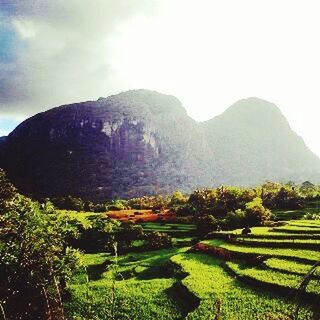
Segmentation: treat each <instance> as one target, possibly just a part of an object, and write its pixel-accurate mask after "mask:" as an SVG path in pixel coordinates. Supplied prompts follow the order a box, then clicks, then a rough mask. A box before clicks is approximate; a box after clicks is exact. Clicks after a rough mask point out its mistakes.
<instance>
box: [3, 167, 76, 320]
mask: <svg viewBox="0 0 320 320" xmlns="http://www.w3.org/2000/svg"><path fill="white" fill-rule="evenodd" d="M0 189H6V190H8V191H10V192H2V193H1V203H2V211H1V214H0V303H1V305H2V308H3V309H4V314H5V316H6V317H7V318H8V319H46V318H48V317H49V314H51V316H52V318H56V319H58V318H59V319H62V318H63V305H62V295H63V294H64V289H65V286H66V281H67V280H68V279H69V278H70V276H71V275H72V272H73V270H74V269H75V268H76V266H77V264H78V260H79V253H78V252H77V251H75V250H73V249H71V248H68V247H67V246H66V242H65V238H66V237H67V235H70V232H73V231H72V228H71V229H70V227H69V225H68V223H67V222H66V221H64V220H61V219H59V216H57V215H54V214H52V206H50V205H49V204H45V205H39V204H38V203H35V202H32V201H31V200H30V199H28V198H25V197H23V196H20V195H19V194H17V193H16V192H15V190H14V188H13V186H12V185H10V183H9V182H8V180H7V179H6V178H5V175H4V174H3V172H1V180H0Z"/></svg>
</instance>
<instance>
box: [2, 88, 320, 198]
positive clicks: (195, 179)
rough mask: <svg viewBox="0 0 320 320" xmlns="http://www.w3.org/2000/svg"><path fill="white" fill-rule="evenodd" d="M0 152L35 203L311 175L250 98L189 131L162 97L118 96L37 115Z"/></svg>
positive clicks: (272, 111)
mask: <svg viewBox="0 0 320 320" xmlns="http://www.w3.org/2000/svg"><path fill="white" fill-rule="evenodd" d="M0 143H1V144H0V158H1V161H0V162H1V163H0V165H1V166H3V167H4V168H5V170H6V171H7V173H8V175H9V177H10V178H11V179H12V180H13V182H14V183H15V184H16V185H17V186H18V188H19V189H20V191H21V192H23V193H27V194H32V195H36V196H38V197H44V196H60V195H67V194H70V195H74V196H81V197H83V198H87V199H93V200H104V199H106V198H110V197H134V196H141V195H145V194H152V193H162V192H171V191H174V190H176V189H180V190H185V191H190V190H191V189H193V188H196V187H199V186H212V185H216V184H220V183H232V184H255V183H260V182H263V181H264V180H266V179H277V180H278V179H287V180H289V179H310V175H311V176H314V174H315V173H316V174H318V173H319V172H320V160H319V159H318V158H317V157H316V156H315V155H313V154H312V153H311V152H310V151H309V150H308V149H307V147H306V146H305V145H304V143H303V141H302V139H301V138H299V137H298V136H297V135H296V134H295V133H294V132H293V131H292V130H291V129H290V127H289V125H288V123H287V121H286V119H285V118H284V117H283V116H282V115H281V113H280V111H279V109H278V108H277V107H275V106H274V105H272V104H270V103H268V102H265V101H263V100H259V99H247V100H242V101H239V102H238V103H236V104H235V105H233V106H232V107H230V108H229V109H228V110H227V111H226V112H225V113H224V114H222V115H221V116H219V117H216V118H214V119H212V120H210V121H207V122H204V123H197V122H195V121H194V120H192V119H191V118H190V117H188V115H187V114H186V111H185V109H184V108H183V107H182V105H181V103H180V102H179V101H178V100H177V99H176V98H174V97H172V96H167V95H162V94H160V93H157V92H152V91H147V90H135V91H128V92H124V93H121V94H119V95H115V96H110V97H108V98H100V99H99V100H98V101H90V102H83V103H77V104H71V105H65V106H61V107H58V108H54V109H51V110H49V111H47V112H44V113H40V114H38V115H36V116H34V117H32V118H30V119H28V120H26V121H25V122H23V123H22V124H21V125H19V126H18V127H17V128H16V129H15V130H14V131H13V132H12V133H11V134H10V135H9V136H8V137H7V138H6V139H4V140H2V141H1V142H0Z"/></svg>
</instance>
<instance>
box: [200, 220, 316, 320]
mask: <svg viewBox="0 0 320 320" xmlns="http://www.w3.org/2000/svg"><path fill="white" fill-rule="evenodd" d="M318 233H320V221H307V220H293V221H289V222H288V224H286V225H285V226H281V227H275V228H266V227H262V228H252V234H250V235H247V236H245V235H241V231H240V230H235V231H234V232H228V233H225V235H230V234H233V235H235V238H232V239H231V240H230V241H228V240H221V239H210V240H205V241H203V242H202V243H203V244H204V245H206V246H209V248H210V246H211V247H215V248H222V249H223V250H226V252H228V253H229V254H231V256H232V257H233V258H232V259H231V261H226V262H225V268H226V270H228V271H229V272H230V273H231V274H233V275H234V276H236V277H237V279H239V280H240V281H242V282H243V283H246V284H248V285H250V286H251V287H253V288H258V289H259V290H266V291H269V292H270V291H271V292H272V291H274V292H279V293H282V294H285V295H286V296H291V297H292V298H293V297H294V298H296V297H300V300H304V301H305V302H307V303H309V304H310V305H312V304H315V303H318V302H319V301H320V267H319V266H318V267H317V268H315V269H314V272H313V274H312V276H311V277H310V280H309V281H308V283H307V286H306V289H303V290H302V289H299V288H300V285H301V284H302V283H303V281H304V278H305V276H306V274H307V273H308V272H309V271H310V270H311V269H312V267H313V266H314V265H315V264H316V263H319V262H320V247H319V238H318V237H315V235H316V236H317V234H318ZM213 236H214V234H213V235H211V237H213ZM226 239H227V238H226ZM284 247H285V248H284ZM312 247H313V248H312ZM311 248H312V249H311ZM255 257H259V259H257V258H255ZM317 316H318V315H317ZM316 319H318V318H316Z"/></svg>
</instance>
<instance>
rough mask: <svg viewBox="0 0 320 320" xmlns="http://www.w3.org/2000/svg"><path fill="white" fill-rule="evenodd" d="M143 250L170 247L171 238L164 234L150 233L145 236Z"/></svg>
mask: <svg viewBox="0 0 320 320" xmlns="http://www.w3.org/2000/svg"><path fill="white" fill-rule="evenodd" d="M145 240H146V243H145V249H147V250H159V249H165V248H171V247H172V238H171V237H170V236H169V235H168V234H166V233H160V232H150V233H148V234H146V236H145Z"/></svg>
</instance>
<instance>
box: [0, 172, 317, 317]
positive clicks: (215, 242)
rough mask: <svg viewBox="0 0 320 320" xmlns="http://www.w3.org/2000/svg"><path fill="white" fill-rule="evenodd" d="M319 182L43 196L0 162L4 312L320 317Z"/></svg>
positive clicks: (0, 300)
mask: <svg viewBox="0 0 320 320" xmlns="http://www.w3.org/2000/svg"><path fill="white" fill-rule="evenodd" d="M319 190H320V189H319V187H317V186H314V185H312V184H310V183H307V182H306V183H304V184H303V185H301V186H294V185H292V184H286V185H283V184H275V183H266V184H264V185H263V186H260V187H257V188H254V189H252V188H251V189H249V188H235V187H223V186H222V187H220V188H216V189H203V190H196V191H194V192H193V193H192V194H191V195H189V196H187V195H184V194H182V193H180V192H176V193H174V194H173V195H172V196H154V197H143V198H139V199H131V200H114V201H109V202H106V203H104V204H92V203H90V202H84V201H82V200H81V199H77V198H73V197H65V198H61V199H52V200H53V202H51V201H49V199H40V200H41V201H40V202H36V201H32V200H31V199H28V198H26V197H24V196H22V195H20V194H18V192H17V191H16V190H15V188H14V186H12V184H11V183H10V182H9V181H8V180H7V178H6V177H5V174H4V172H3V171H1V170H0V212H1V215H0V231H1V232H0V271H1V272H0V319H2V318H3V319H51V320H52V319H70V320H71V319H88V320H89V319H92V320H93V319H97V320H98V319H113V320H115V319H119V320H122V319H130V320H134V319H168V320H169V319H199V320H204V319H211V318H212V319H215V320H222V319H228V320H229V319H231V320H233V319H234V320H247V319H248V320H250V319H260V320H293V319H295V320H296V319H310V320H317V319H319V316H320V315H319V310H318V308H317V306H318V303H319V301H320V289H319V288H320V286H319V281H320V253H319V252H320V250H319V248H320V218H319V211H320V210H319V199H320V196H319V195H320V192H319ZM144 218H145V219H144Z"/></svg>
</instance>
